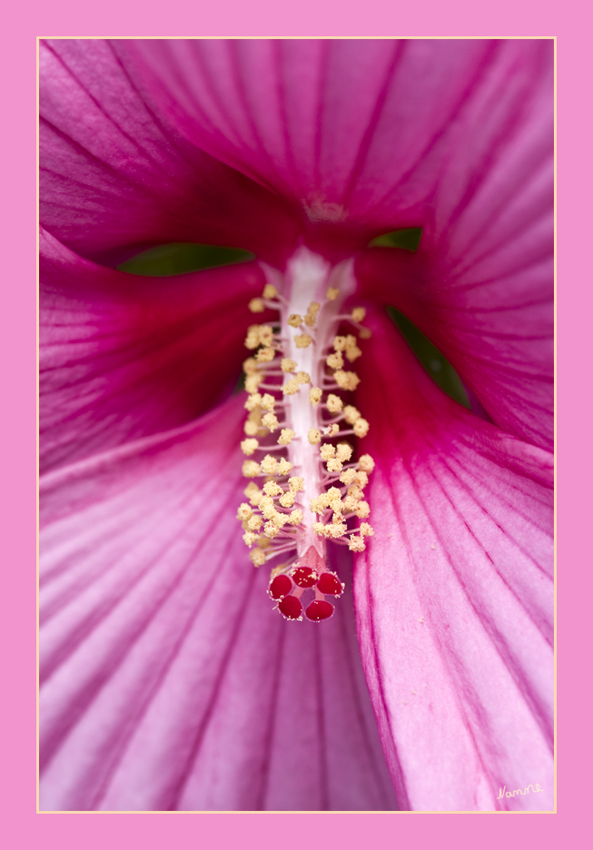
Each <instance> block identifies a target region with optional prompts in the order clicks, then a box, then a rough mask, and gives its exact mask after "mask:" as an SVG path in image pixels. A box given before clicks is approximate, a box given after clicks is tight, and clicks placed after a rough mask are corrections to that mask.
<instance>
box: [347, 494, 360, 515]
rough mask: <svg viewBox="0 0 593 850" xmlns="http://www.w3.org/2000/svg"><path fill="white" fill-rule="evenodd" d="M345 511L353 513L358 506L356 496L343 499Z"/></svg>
mask: <svg viewBox="0 0 593 850" xmlns="http://www.w3.org/2000/svg"><path fill="white" fill-rule="evenodd" d="M343 504H344V510H345V511H347V512H348V513H350V511H353V510H354V508H355V507H356V505H357V504H358V499H355V498H354V496H346V497H345V498H344V499H343Z"/></svg>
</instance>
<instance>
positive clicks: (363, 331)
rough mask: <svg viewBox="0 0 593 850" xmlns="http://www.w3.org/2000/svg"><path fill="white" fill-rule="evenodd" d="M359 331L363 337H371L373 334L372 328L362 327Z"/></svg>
mask: <svg viewBox="0 0 593 850" xmlns="http://www.w3.org/2000/svg"><path fill="white" fill-rule="evenodd" d="M358 333H359V336H360V338H361V339H370V338H371V337H372V335H373V334H372V332H371V329H370V328H361V329H360V330H359V332H358Z"/></svg>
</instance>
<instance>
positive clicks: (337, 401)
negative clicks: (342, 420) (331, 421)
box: [326, 393, 344, 413]
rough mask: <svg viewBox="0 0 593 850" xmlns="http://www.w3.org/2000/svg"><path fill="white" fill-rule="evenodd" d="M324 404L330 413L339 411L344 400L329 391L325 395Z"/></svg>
mask: <svg viewBox="0 0 593 850" xmlns="http://www.w3.org/2000/svg"><path fill="white" fill-rule="evenodd" d="M326 405H327V409H328V410H329V412H330V413H339V412H340V410H341V409H342V408H343V407H344V402H343V401H342V399H341V398H340V397H339V396H337V395H334V394H333V393H330V394H329V395H328V397H327V401H326Z"/></svg>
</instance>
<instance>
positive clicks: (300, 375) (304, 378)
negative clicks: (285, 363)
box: [296, 372, 311, 384]
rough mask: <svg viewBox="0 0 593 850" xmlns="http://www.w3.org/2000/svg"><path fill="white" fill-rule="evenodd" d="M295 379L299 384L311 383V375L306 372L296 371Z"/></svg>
mask: <svg viewBox="0 0 593 850" xmlns="http://www.w3.org/2000/svg"><path fill="white" fill-rule="evenodd" d="M296 380H297V381H298V382H299V384H310V383H311V375H309V373H308V372H297V374H296Z"/></svg>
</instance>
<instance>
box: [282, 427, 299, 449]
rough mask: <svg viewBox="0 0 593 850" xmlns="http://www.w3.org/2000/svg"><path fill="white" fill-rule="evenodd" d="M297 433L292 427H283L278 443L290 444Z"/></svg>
mask: <svg viewBox="0 0 593 850" xmlns="http://www.w3.org/2000/svg"><path fill="white" fill-rule="evenodd" d="M294 436H295V433H294V431H293V430H292V428H283V429H282V431H280V436H279V437H278V444H279V445H281V446H289V445H290V443H291V441H292V440H293V439H294Z"/></svg>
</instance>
